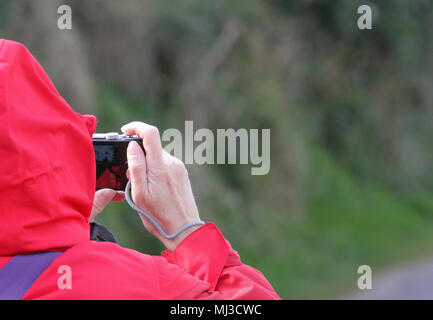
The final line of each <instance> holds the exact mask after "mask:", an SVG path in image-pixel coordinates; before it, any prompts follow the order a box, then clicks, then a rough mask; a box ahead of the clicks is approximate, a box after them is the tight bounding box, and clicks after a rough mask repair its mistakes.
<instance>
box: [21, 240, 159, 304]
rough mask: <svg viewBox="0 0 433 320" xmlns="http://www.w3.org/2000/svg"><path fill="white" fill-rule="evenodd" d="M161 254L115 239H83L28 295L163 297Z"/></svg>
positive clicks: (62, 256)
mask: <svg viewBox="0 0 433 320" xmlns="http://www.w3.org/2000/svg"><path fill="white" fill-rule="evenodd" d="M157 258H158V257H154V256H150V255H146V254H143V253H140V252H137V251H135V250H132V249H127V248H122V247H121V246H119V245H117V244H115V243H111V242H96V241H87V242H84V243H80V244H77V245H75V246H73V247H71V248H69V249H68V250H67V251H65V252H64V253H63V254H62V255H61V256H59V257H58V258H57V259H55V260H54V261H53V263H52V264H51V265H50V266H49V267H48V268H47V269H46V270H45V271H44V272H43V273H42V274H41V275H40V276H39V278H38V279H37V280H36V281H35V283H34V284H33V285H32V287H31V288H30V289H29V291H28V292H27V294H26V295H25V296H24V299H159V297H160V292H159V283H158V273H157V268H156V266H155V260H156V259H157Z"/></svg>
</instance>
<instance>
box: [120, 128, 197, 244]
mask: <svg viewBox="0 0 433 320" xmlns="http://www.w3.org/2000/svg"><path fill="white" fill-rule="evenodd" d="M122 131H123V133H125V134H127V135H134V134H135V135H138V136H139V137H140V138H141V139H143V147H144V149H145V150H146V155H145V154H144V153H143V151H142V150H141V148H140V146H139V145H138V143H136V142H135V141H132V142H130V143H129V145H128V151H127V158H128V166H129V176H130V179H131V193H132V199H133V200H134V202H135V204H136V205H137V206H138V207H139V208H140V209H141V210H144V211H146V212H147V213H149V214H150V215H151V216H152V217H153V218H154V219H155V220H156V221H157V222H158V224H159V225H160V226H161V227H162V229H163V230H164V231H165V232H166V233H168V234H172V233H174V232H175V231H177V230H178V229H179V228H181V227H182V226H184V225H186V224H188V223H191V222H196V221H200V216H199V213H198V210H197V206H196V203H195V200H194V196H193V193H192V189H191V184H190V181H189V178H188V172H187V170H186V168H185V165H184V164H183V162H182V161H181V160H179V159H177V158H175V157H173V156H172V155H170V154H169V153H168V152H166V151H165V150H164V149H163V148H162V146H161V139H160V136H159V131H158V129H157V128H156V127H154V126H151V125H148V124H146V123H143V122H138V121H134V122H131V123H129V124H127V125H125V126H123V127H122ZM140 218H141V220H142V221H143V224H144V226H145V227H146V229H147V230H148V231H149V232H150V233H152V234H153V235H154V236H155V237H157V238H158V239H159V240H160V241H161V242H162V243H163V244H164V245H165V246H166V248H167V249H169V250H171V251H173V250H174V249H175V248H176V247H177V245H178V244H179V243H180V242H182V240H183V239H185V238H186V237H187V236H188V235H189V234H191V233H192V232H193V231H194V230H196V229H197V228H199V226H194V227H191V228H188V229H186V230H185V231H183V232H182V233H180V234H179V235H178V236H177V237H175V238H173V239H166V238H164V237H163V236H162V235H161V234H160V233H159V232H158V231H157V230H156V228H155V227H154V226H153V225H152V224H151V223H150V222H149V221H148V220H147V219H146V218H145V217H142V216H141V215H140Z"/></svg>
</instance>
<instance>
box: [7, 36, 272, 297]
mask: <svg viewBox="0 0 433 320" xmlns="http://www.w3.org/2000/svg"><path fill="white" fill-rule="evenodd" d="M0 123H1V128H2V132H1V139H0V158H1V159H2V160H1V163H2V164H1V166H0V278H1V272H2V271H4V270H7V269H8V267H7V266H9V269H11V268H10V266H11V261H14V258H16V257H31V256H34V255H35V254H37V253H44V252H55V253H57V256H56V258H55V259H54V260H53V261H52V262H51V263H50V264H49V265H48V266H47V267H46V268H45V269H43V271H42V272H41V274H40V275H38V276H37V278H36V279H35V280H34V281H32V283H31V285H30V287H29V288H28V290H27V291H26V292H25V293H24V295H23V296H22V297H21V298H22V299H279V297H278V295H277V294H276V292H275V291H274V289H273V288H272V286H271V285H270V284H269V282H268V281H267V280H266V278H265V277H264V276H263V274H262V273H261V272H260V271H258V270H256V269H254V268H253V267H250V266H248V265H245V264H243V263H242V262H241V260H240V257H239V255H238V253H237V252H236V251H235V250H234V249H233V248H232V247H231V245H230V244H229V242H228V241H227V240H226V239H225V238H224V237H223V235H222V233H221V232H220V231H219V229H218V228H217V226H216V225H215V224H213V223H206V224H205V225H202V226H194V227H192V228H189V229H187V230H185V231H184V232H182V233H181V234H180V235H179V236H177V237H175V238H174V239H166V238H164V237H162V236H161V235H160V234H159V233H158V232H157V231H156V230H155V228H154V227H153V225H151V224H150V223H149V222H148V221H147V220H146V219H144V218H143V219H142V221H143V225H144V227H145V228H146V229H147V230H148V231H149V232H150V233H152V234H153V235H154V236H155V237H157V238H158V239H159V240H160V241H161V242H162V243H163V244H164V246H165V247H166V250H165V251H164V252H163V253H162V255H161V256H151V255H147V254H144V253H140V252H137V251H135V250H132V249H128V248H123V247H121V246H119V245H118V244H116V243H114V242H110V241H94V240H91V239H90V226H89V220H92V219H93V218H94V217H96V216H97V215H98V214H99V213H100V212H101V211H102V210H103V208H104V207H105V206H106V205H107V204H108V203H109V202H110V201H112V200H114V201H121V200H123V198H124V196H122V195H121V194H119V193H118V192H115V191H114V190H109V189H103V190H99V191H98V192H96V194H95V183H96V182H95V180H96V177H95V172H96V168H95V156H94V150H93V145H92V139H91V137H92V134H93V133H94V132H95V130H96V118H95V117H94V116H91V115H81V114H79V113H76V112H74V111H73V110H72V108H71V107H70V106H69V105H68V104H67V102H66V101H65V100H64V99H63V98H62V97H61V96H60V94H59V93H58V91H57V90H56V88H55V87H54V85H53V84H52V82H51V81H50V79H49V78H48V76H47V74H46V73H45V72H44V70H43V69H42V67H41V66H40V65H39V63H38V62H37V61H36V59H35V58H34V57H33V56H32V55H31V54H30V52H29V51H28V50H27V49H26V48H25V47H24V46H23V45H21V44H19V43H17V42H13V41H9V40H0ZM122 131H123V132H124V133H126V134H128V135H132V134H136V135H138V136H140V137H141V138H142V139H143V145H144V148H145V150H146V155H145V154H144V153H143V152H142V150H141V148H140V147H139V146H138V144H137V143H135V142H132V143H130V144H129V146H128V150H127V157H128V163H129V173H128V175H129V178H130V180H131V184H132V197H133V200H134V202H135V203H136V205H137V206H138V207H139V208H141V209H142V210H145V211H147V212H148V213H149V214H151V215H152V216H153V217H154V218H155V219H156V220H157V221H158V223H159V224H160V225H161V226H162V227H163V229H164V230H165V231H166V232H167V233H173V232H174V231H176V230H177V229H179V228H180V227H181V226H183V225H185V224H187V223H189V222H193V221H199V220H200V216H199V212H198V209H197V206H196V203H195V200H194V196H193V193H192V190H191V185H190V181H189V178H188V173H187V170H186V169H185V166H184V164H183V163H182V162H181V161H180V160H178V159H177V158H175V157H173V156H171V155H170V154H168V153H167V152H166V151H164V150H163V148H162V147H161V140H160V136H159V133H158V130H157V128H155V127H154V126H151V125H149V124H146V123H143V122H131V123H129V124H127V125H125V126H124V127H122ZM32 267H33V266H25V268H19V269H20V270H21V269H22V270H21V271H22V272H24V276H25V273H26V272H29V270H30V269H32ZM15 271H16V272H18V271H17V270H15ZM21 271H20V272H21ZM66 274H68V277H67V278H65V277H64V276H65V275H66ZM0 287H1V283H0ZM12 288H13V286H12ZM1 294H2V293H1V292H0V295H1Z"/></svg>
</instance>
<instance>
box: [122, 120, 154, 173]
mask: <svg viewBox="0 0 433 320" xmlns="http://www.w3.org/2000/svg"><path fill="white" fill-rule="evenodd" d="M121 130H122V132H123V133H125V134H127V135H133V134H136V135H138V136H139V137H140V138H141V139H143V147H144V149H145V150H146V158H147V160H148V162H149V164H150V165H152V166H153V165H157V164H158V163H160V162H161V159H162V146H161V138H160V136H159V131H158V129H157V128H156V127H154V126H151V125H148V124H146V123H144V122H139V121H133V122H130V123H128V124H126V125H124V126H123V127H122V129H121Z"/></svg>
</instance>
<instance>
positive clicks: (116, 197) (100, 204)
mask: <svg viewBox="0 0 433 320" xmlns="http://www.w3.org/2000/svg"><path fill="white" fill-rule="evenodd" d="M123 200H125V194H124V192H121V191H117V192H116V191H115V190H112V189H101V190H98V191H96V192H95V198H94V200H93V207H92V212H91V213H90V217H89V221H91V220H93V219H95V217H96V216H97V215H98V214H99V213H100V212H101V211H102V210H103V209H104V208H105V207H106V206H107V204H109V203H110V202H111V201H123Z"/></svg>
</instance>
